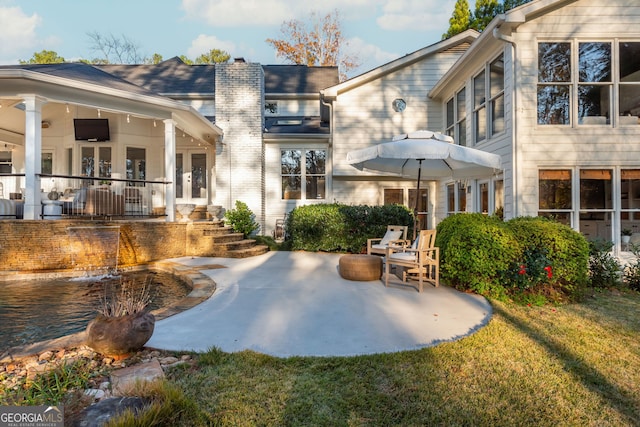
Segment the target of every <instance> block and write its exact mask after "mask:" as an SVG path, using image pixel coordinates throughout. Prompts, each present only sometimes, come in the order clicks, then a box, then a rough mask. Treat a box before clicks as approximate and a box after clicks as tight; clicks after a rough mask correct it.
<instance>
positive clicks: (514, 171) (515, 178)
mask: <svg viewBox="0 0 640 427" xmlns="http://www.w3.org/2000/svg"><path fill="white" fill-rule="evenodd" d="M493 37H495V38H496V39H498V40H501V41H503V42H505V43H508V44H509V45H511V62H512V66H511V81H512V87H513V90H512V92H511V93H512V101H511V104H512V105H511V147H512V154H511V180H512V188H511V192H512V195H513V209H512V214H513V215H512V218H515V217H517V216H518V211H519V209H518V207H519V205H520V202H519V201H518V197H517V195H518V193H519V192H518V183H519V181H520V180H519V173H520V172H519V168H517V165H518V154H519V152H518V139H517V135H518V132H517V122H516V110H517V105H518V102H517V100H518V98H517V90H518V89H517V88H518V85H517V84H516V75H517V74H516V66H517V62H516V42H515V39H514V38H513V37H511V36H508V35H506V34H503V33H501V32H500V27H496V28H494V29H493ZM506 219H509V218H505V220H506Z"/></svg>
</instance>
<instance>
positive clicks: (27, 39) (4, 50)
mask: <svg viewBox="0 0 640 427" xmlns="http://www.w3.org/2000/svg"><path fill="white" fill-rule="evenodd" d="M41 21H42V19H41V18H40V16H38V15H37V14H35V13H34V14H33V15H31V16H27V15H25V13H24V12H23V11H22V9H20V8H19V7H1V6H0V28H2V31H0V58H8V57H10V56H16V57H17V56H19V55H20V53H21V52H23V51H25V50H28V49H33V48H34V47H35V46H36V45H37V43H38V40H37V37H36V28H37V27H38V26H39V25H40V23H41ZM24 59H26V58H24ZM16 62H17V61H16Z"/></svg>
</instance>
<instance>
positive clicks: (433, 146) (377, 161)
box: [347, 130, 501, 233]
mask: <svg viewBox="0 0 640 427" xmlns="http://www.w3.org/2000/svg"><path fill="white" fill-rule="evenodd" d="M453 142H454V141H453V138H452V137H450V136H448V135H443V134H441V133H438V132H431V131H428V130H421V131H416V132H412V133H408V134H402V135H398V136H395V137H393V139H392V140H391V142H383V143H381V144H377V145H374V146H371V147H366V148H362V149H359V150H354V151H349V152H348V153H347V163H349V164H350V165H352V166H354V167H356V168H357V169H359V170H364V171H374V172H377V173H382V174H384V175H391V176H399V177H403V178H417V180H418V185H417V194H418V195H419V194H420V180H421V179H429V180H434V179H441V178H456V179H467V178H482V177H489V176H491V175H492V174H493V173H495V172H496V171H498V170H500V168H501V162H500V156H498V155H497V154H493V153H488V152H486V151H481V150H477V149H474V148H469V147H463V146H461V145H456V144H454V143H453ZM423 169H424V174H423ZM415 211H416V213H417V211H418V197H416V206H415ZM414 233H415V227H414Z"/></svg>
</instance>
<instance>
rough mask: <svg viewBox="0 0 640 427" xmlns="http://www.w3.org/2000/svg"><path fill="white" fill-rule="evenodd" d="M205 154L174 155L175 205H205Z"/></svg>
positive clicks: (182, 153) (187, 152) (183, 152)
mask: <svg viewBox="0 0 640 427" xmlns="http://www.w3.org/2000/svg"><path fill="white" fill-rule="evenodd" d="M208 192H209V191H208V179H207V153H206V152H205V151H204V150H203V151H200V150H198V151H196V150H185V151H179V152H178V153H177V154H176V203H193V204H196V205H202V206H204V205H206V204H207V201H208Z"/></svg>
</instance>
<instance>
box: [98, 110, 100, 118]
mask: <svg viewBox="0 0 640 427" xmlns="http://www.w3.org/2000/svg"><path fill="white" fill-rule="evenodd" d="M98 117H100V109H99V108H98Z"/></svg>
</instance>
